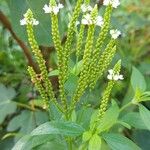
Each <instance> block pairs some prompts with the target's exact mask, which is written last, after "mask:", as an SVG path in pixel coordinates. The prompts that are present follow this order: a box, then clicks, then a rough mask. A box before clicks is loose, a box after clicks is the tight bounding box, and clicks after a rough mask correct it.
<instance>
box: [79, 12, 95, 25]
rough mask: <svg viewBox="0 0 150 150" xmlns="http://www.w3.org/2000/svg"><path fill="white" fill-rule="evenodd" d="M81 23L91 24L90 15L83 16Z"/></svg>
mask: <svg viewBox="0 0 150 150" xmlns="http://www.w3.org/2000/svg"><path fill="white" fill-rule="evenodd" d="M81 23H82V24H84V25H91V24H93V22H92V18H91V15H90V14H86V15H84V17H83V19H82V20H81Z"/></svg>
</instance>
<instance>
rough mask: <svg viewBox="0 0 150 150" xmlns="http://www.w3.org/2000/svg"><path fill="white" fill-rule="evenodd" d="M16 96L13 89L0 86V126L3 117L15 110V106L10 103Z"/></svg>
mask: <svg viewBox="0 0 150 150" xmlns="http://www.w3.org/2000/svg"><path fill="white" fill-rule="evenodd" d="M15 95H16V92H15V90H14V89H13V88H6V87H5V86H4V85H3V84H0V124H1V123H2V122H3V121H4V119H5V117H6V116H7V115H9V114H11V113H13V112H15V110H16V104H15V103H14V102H13V101H11V100H12V99H13V98H14V97H15Z"/></svg>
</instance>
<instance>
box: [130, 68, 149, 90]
mask: <svg viewBox="0 0 150 150" xmlns="http://www.w3.org/2000/svg"><path fill="white" fill-rule="evenodd" d="M131 85H132V88H133V89H134V91H136V90H137V89H140V91H142V92H144V91H145V90H146V81H145V79H144V76H143V75H142V74H141V72H140V71H139V70H138V69H137V68H135V67H133V68H132V75H131Z"/></svg>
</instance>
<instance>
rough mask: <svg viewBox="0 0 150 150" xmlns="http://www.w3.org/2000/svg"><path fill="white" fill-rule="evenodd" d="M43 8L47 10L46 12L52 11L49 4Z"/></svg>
mask: <svg viewBox="0 0 150 150" xmlns="http://www.w3.org/2000/svg"><path fill="white" fill-rule="evenodd" d="M43 10H44V11H45V13H51V12H52V8H51V6H48V5H47V4H45V5H44V7H43Z"/></svg>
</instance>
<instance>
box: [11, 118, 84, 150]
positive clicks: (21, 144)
mask: <svg viewBox="0 0 150 150" xmlns="http://www.w3.org/2000/svg"><path fill="white" fill-rule="evenodd" d="M83 132H84V129H83V128H82V127H81V126H80V125H78V124H76V123H73V122H63V121H51V122H46V123H44V124H42V125H40V126H39V127H37V128H36V129H34V130H33V131H32V132H31V133H30V134H29V135H26V136H24V137H22V138H21V139H20V140H19V141H18V142H17V143H16V144H15V146H14V147H13V149H12V150H26V146H27V145H28V143H29V142H30V141H31V139H32V138H33V137H36V138H37V139H38V138H40V137H42V136H43V137H44V136H48V135H64V136H71V137H75V136H79V135H81V134H82V133H83ZM33 144H34V143H33Z"/></svg>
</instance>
